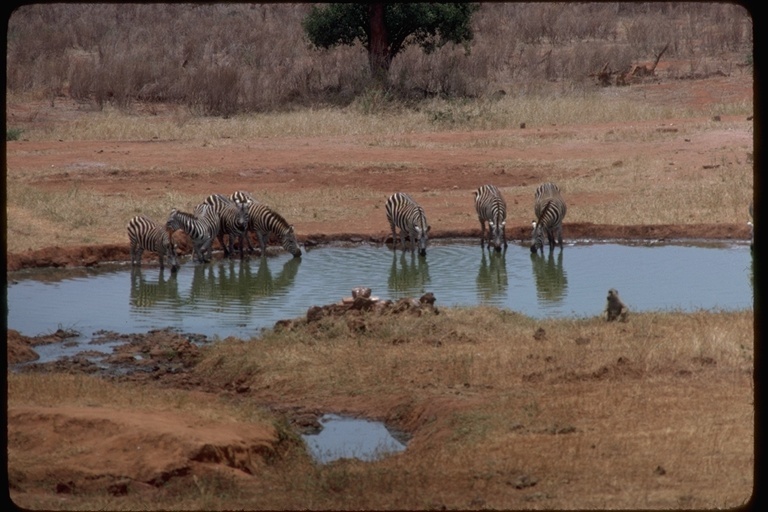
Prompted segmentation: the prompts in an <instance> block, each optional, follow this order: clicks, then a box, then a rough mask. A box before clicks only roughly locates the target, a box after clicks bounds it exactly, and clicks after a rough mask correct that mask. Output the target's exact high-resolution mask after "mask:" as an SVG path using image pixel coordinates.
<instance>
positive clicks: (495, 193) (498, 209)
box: [474, 185, 507, 251]
mask: <svg viewBox="0 0 768 512" xmlns="http://www.w3.org/2000/svg"><path fill="white" fill-rule="evenodd" d="M474 194H475V211H477V219H478V220H479V221H480V247H484V244H485V224H486V222H487V223H488V248H489V249H490V247H491V245H493V248H494V249H495V250H496V251H501V247H502V245H503V246H504V248H505V249H506V248H507V237H506V236H505V233H504V231H505V229H506V228H505V225H506V223H507V203H506V201H504V198H503V197H502V195H501V192H500V191H499V189H498V188H497V187H496V186H495V185H483V186H481V187H480V188H478V189H477V190H476V191H475V192H474Z"/></svg>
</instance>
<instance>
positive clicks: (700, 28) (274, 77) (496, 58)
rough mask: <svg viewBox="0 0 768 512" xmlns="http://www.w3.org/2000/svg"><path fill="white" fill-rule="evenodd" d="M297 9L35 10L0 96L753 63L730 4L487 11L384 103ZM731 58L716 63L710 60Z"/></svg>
mask: <svg viewBox="0 0 768 512" xmlns="http://www.w3.org/2000/svg"><path fill="white" fill-rule="evenodd" d="M308 9H309V5H308V4H298V3H292V4H229V3H227V4H148V5H141V4H35V5H28V6H23V7H21V8H20V9H18V10H16V11H15V12H14V13H13V14H12V16H11V18H10V20H9V25H8V52H7V56H8V60H7V68H6V71H7V89H8V90H9V91H29V90H33V91H43V92H44V94H45V95H46V97H48V98H49V99H50V100H51V101H52V102H53V101H55V99H56V97H59V96H61V95H68V96H70V97H72V98H76V99H79V100H83V101H87V102H92V103H93V104H94V105H96V106H97V107H99V108H103V107H104V106H107V105H115V106H117V107H119V108H128V107H130V106H131V105H132V104H133V103H134V102H136V101H144V102H146V101H149V102H163V103H174V104H180V105H185V106H186V107H187V108H189V109H190V110H191V111H193V112H195V113H196V114H203V115H218V116H231V115H234V114H237V113H242V112H253V111H267V110H285V109H291V108H292V107H294V106H304V107H306V106H309V105H323V104H331V105H349V104H351V103H353V102H358V103H359V104H360V106H361V108H363V109H364V110H368V111H371V110H376V109H378V108H380V107H381V106H382V105H386V104H387V103H389V102H390V101H389V100H392V99H395V100H397V101H398V102H399V101H404V102H406V103H412V102H415V103H418V102H420V101H422V100H423V99H425V98H431V97H449V98H463V97H472V98H479V97H488V98H490V97H492V96H494V95H497V94H498V93H499V91H505V92H506V93H507V94H511V95H512V96H515V97H520V96H526V95H530V94H533V95H537V94H540V93H541V91H547V93H550V92H552V91H555V92H568V91H572V90H581V89H584V88H585V87H586V88H589V87H591V86H592V85H593V84H594V79H593V78H592V77H591V76H590V75H591V74H593V73H595V72H597V71H599V70H600V69H602V68H603V66H604V65H606V64H607V65H608V66H609V67H610V68H611V69H613V70H623V69H627V68H628V67H629V66H630V65H631V64H633V63H637V62H646V61H652V60H653V58H654V57H655V55H656V54H657V53H658V52H659V51H660V49H661V48H663V47H664V45H668V50H667V52H666V53H665V59H667V60H669V61H673V62H675V63H676V64H675V66H673V68H672V69H671V70H670V71H669V73H670V74H671V76H674V77H680V76H686V75H694V74H706V73H710V72H713V71H717V70H718V69H719V68H721V67H723V66H725V68H726V69H720V71H724V72H726V73H729V72H731V71H733V70H734V69H735V68H736V67H737V66H739V65H742V64H745V63H747V64H748V63H749V62H751V51H752V49H751V44H752V34H751V19H750V15H749V13H748V12H747V11H746V10H745V9H743V8H742V7H740V6H738V5H735V4H728V3H714V2H713V3H665V4H653V3H651V4H647V5H646V4H643V7H640V8H637V7H635V6H634V5H633V4H632V3H611V4H605V3H585V4H581V3H565V4H562V3H558V4H554V3H544V4H539V3H517V2H514V3H512V2H510V3H488V4H481V8H480V10H479V11H478V12H477V13H476V14H475V16H474V17H473V21H472V27H473V31H474V33H475V37H474V40H473V42H472V45H471V54H470V55H469V56H467V55H465V54H464V50H463V48H457V47H454V46H450V45H449V46H446V47H443V48H441V49H439V50H437V51H436V52H434V53H433V54H430V55H425V54H424V53H422V52H421V51H420V50H419V49H417V48H415V47H410V48H408V49H407V50H406V51H404V52H403V53H402V54H401V55H399V56H397V57H396V58H395V60H394V61H393V64H392V68H391V72H390V82H391V85H390V88H389V90H388V91H387V92H386V95H387V96H388V98H387V97H381V96H379V95H378V94H379V93H377V92H374V93H373V94H372V93H371V91H370V80H369V76H368V66H367V57H366V55H365V51H364V49H363V48H362V47H361V46H360V45H359V44H357V45H355V46H352V47H339V48H335V49H332V50H323V51H318V50H314V49H312V48H311V47H310V45H309V44H308V40H307V38H306V36H305V35H304V34H303V33H302V30H301V20H302V19H303V18H304V16H305V15H306V14H307V12H308ZM726 54H728V55H730V57H728V58H726V59H725V60H722V59H720V60H719V61H718V62H717V63H715V62H714V61H713V60H712V56H715V55H717V56H719V57H722V56H723V55H726Z"/></svg>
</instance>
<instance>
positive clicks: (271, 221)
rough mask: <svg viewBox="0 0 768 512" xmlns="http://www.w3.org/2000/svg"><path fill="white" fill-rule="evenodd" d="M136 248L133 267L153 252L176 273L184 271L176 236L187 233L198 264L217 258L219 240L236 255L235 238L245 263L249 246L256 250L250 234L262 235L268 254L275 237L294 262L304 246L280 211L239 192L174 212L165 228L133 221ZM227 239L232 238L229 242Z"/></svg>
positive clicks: (228, 252)
mask: <svg viewBox="0 0 768 512" xmlns="http://www.w3.org/2000/svg"><path fill="white" fill-rule="evenodd" d="M127 230H128V239H129V241H130V244H131V248H130V253H131V264H132V265H141V256H142V253H143V252H144V251H145V250H147V251H150V252H154V253H157V254H158V256H159V257H160V269H161V270H162V269H163V268H164V266H165V261H164V260H165V258H166V257H167V258H168V263H169V265H170V266H171V270H172V271H176V270H177V269H178V268H179V263H178V259H177V253H176V249H177V248H176V246H175V244H174V243H173V236H172V234H173V232H175V231H177V230H182V231H183V232H184V233H186V234H187V235H188V236H189V238H190V239H191V240H192V244H193V254H194V261H198V262H202V263H205V262H208V261H210V260H211V258H212V253H213V247H212V246H213V240H214V239H218V241H219V243H220V244H221V247H222V248H223V249H224V255H225V256H230V257H231V256H232V255H233V254H234V250H235V246H234V241H235V239H237V240H238V246H237V247H238V249H239V251H240V257H241V258H242V257H243V255H244V251H245V246H246V245H247V246H248V250H249V251H250V252H253V251H254V248H253V245H252V244H251V240H250V238H249V237H248V233H249V232H252V233H254V234H256V237H257V238H258V240H259V246H260V248H261V253H262V254H266V248H267V241H268V240H269V236H270V234H271V235H274V236H276V237H277V239H278V240H279V241H280V243H281V245H282V246H283V247H284V248H285V250H286V251H288V252H289V253H291V254H293V256H294V257H299V256H301V249H300V248H299V242H298V240H296V234H295V232H294V229H293V226H292V225H290V224H288V222H287V221H286V220H285V219H284V218H283V217H282V215H280V214H279V213H277V212H276V211H274V210H272V209H271V208H269V207H268V206H267V205H265V204H263V203H260V202H259V201H257V200H256V199H255V198H254V197H253V196H252V195H251V194H249V193H248V192H243V191H237V192H234V193H233V194H232V195H231V196H229V197H227V196H225V195H222V194H212V195H210V196H208V197H207V198H206V199H205V200H204V201H203V202H202V203H200V204H198V205H197V206H196V207H195V209H194V211H193V212H192V213H188V212H183V211H179V210H177V209H176V208H174V209H172V210H171V212H170V214H169V215H168V220H167V221H166V223H165V225H164V226H163V225H161V224H159V223H158V222H156V221H154V220H152V219H150V218H149V217H147V216H145V215H137V216H135V217H133V218H132V219H131V220H130V221H129V222H128V226H127ZM224 236H227V237H228V240H227V243H226V244H225V243H224Z"/></svg>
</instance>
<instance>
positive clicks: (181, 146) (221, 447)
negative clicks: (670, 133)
mask: <svg viewBox="0 0 768 512" xmlns="http://www.w3.org/2000/svg"><path fill="white" fill-rule="evenodd" d="M633 94H643V95H647V98H648V101H649V102H670V101H683V102H689V103H691V104H692V105H694V104H695V105H696V106H697V107H699V108H701V110H702V112H705V111H706V105H707V104H708V103H712V102H715V101H720V100H721V99H722V98H723V97H724V96H728V97H731V98H733V97H743V98H745V99H748V98H750V97H751V95H752V84H751V80H749V79H745V78H743V77H737V78H734V77H712V78H708V79H703V80H695V81H684V82H683V81H676V82H670V83H662V84H652V85H649V86H646V87H644V88H643V87H641V86H638V87H636V88H635V91H634V92H633ZM57 102H58V104H57V107H56V108H55V109H49V110H46V111H45V112H46V114H45V115H42V114H41V115H39V116H37V118H36V121H35V122H37V123H42V124H45V123H56V122H62V121H67V120H71V119H74V118H76V117H77V116H78V106H77V105H76V104H74V103H71V104H70V103H67V102H66V101H65V100H57ZM35 108H39V105H9V107H8V116H9V120H10V119H14V118H18V119H21V118H23V117H24V116H25V115H27V114H28V112H29V111H32V110H33V109H35ZM702 117H706V114H702ZM723 120H724V121H727V120H728V119H726V118H724V119H723ZM693 121H694V120H680V121H679V122H676V124H678V125H683V124H685V123H686V122H693ZM9 122H10V121H9ZM665 123H668V121H665ZM662 124H663V123H661V122H655V121H647V122H642V123H639V122H635V123H633V125H635V126H637V127H638V129H647V130H651V131H652V130H657V129H658V128H659V126H661V125H662ZM622 125H623V122H622V120H616V122H615V123H611V124H605V125H594V126H586V125H585V126H579V127H577V128H574V127H559V126H538V127H537V126H535V124H532V123H529V128H526V129H525V130H526V135H527V136H529V137H530V138H531V140H532V142H533V141H535V142H536V144H531V147H530V148H528V149H526V150H525V153H526V154H525V155H524V154H522V153H521V154H520V155H516V154H514V151H510V150H508V149H507V150H505V151H506V156H505V158H509V159H515V158H518V157H519V158H523V157H526V158H530V157H531V153H532V152H533V153H535V152H542V153H546V155H547V157H548V158H552V159H555V160H557V159H559V158H562V159H563V160H565V159H567V158H569V156H571V155H574V154H579V155H580V156H582V157H583V156H584V155H587V154H590V152H594V151H599V148H593V147H589V145H584V146H580V147H574V146H573V145H572V144H562V143H559V142H558V141H559V140H561V139H562V137H560V136H559V135H560V134H562V133H563V132H564V131H569V130H574V129H578V130H583V131H587V132H588V131H594V132H595V133H604V132H605V131H607V130H611V129H615V128H617V127H621V126H622ZM718 133H719V132H718ZM494 134H495V135H499V134H498V133H497V132H494ZM477 135H478V134H473V133H462V132H445V133H435V134H422V135H413V136H410V137H411V139H413V140H417V141H419V142H431V143H434V145H435V147H436V148H438V149H436V150H434V151H425V150H411V151H408V154H407V160H408V161H409V162H411V163H413V164H415V167H416V168H415V169H411V168H409V170H408V172H407V173H402V172H397V171H395V170H393V171H392V172H382V171H381V168H376V169H375V171H376V172H365V169H363V170H362V171H361V170H360V169H359V168H355V169H354V170H352V169H351V167H349V166H348V164H356V165H357V164H359V162H361V161H370V162H379V163H386V162H391V163H393V164H394V163H397V162H401V161H403V160H404V156H403V151H404V150H403V148H396V147H394V148H390V147H376V146H370V145H368V144H366V143H365V138H364V137H355V138H345V137H323V136H318V137H311V138H285V139H275V140H273V139H270V140H253V141H249V143H248V144H247V145H246V146H245V147H238V148H237V150H236V151H235V150H233V147H232V146H229V145H221V146H217V145H206V144H194V143H189V142H177V141H140V142H136V141H108V142H103V141H66V142H64V141H53V142H50V141H42V142H38V141H18V142H10V143H8V162H9V167H10V168H13V167H17V168H24V167H30V168H49V167H50V168H59V169H64V171H65V172H63V173H53V174H51V175H49V176H47V177H44V178H41V179H39V180H37V182H36V183H35V184H36V186H39V187H41V188H45V189H51V190H54V189H62V190H66V189H67V188H68V187H70V186H71V184H72V182H73V180H77V181H78V182H79V184H80V186H82V187H87V188H90V189H94V190H98V191H100V192H103V193H106V194H116V193H120V192H124V191H125V190H126V189H130V190H138V191H141V193H142V194H144V195H146V196H148V197H153V196H157V197H160V196H161V195H163V194H165V193H166V192H167V191H169V190H172V189H173V190H177V191H181V192H184V193H190V194H199V195H200V196H204V195H206V194H208V193H210V191H211V189H212V187H213V188H215V189H216V190H219V191H234V190H239V189H242V188H244V184H254V183H257V184H258V189H259V190H265V191H269V190H285V189H286V187H290V189H292V190H308V191H313V190H317V191H320V190H323V189H328V188H335V187H341V188H344V187H355V186H365V187H369V188H372V189H374V190H380V191H381V192H382V196H385V195H386V194H389V193H392V192H393V191H396V190H398V189H405V190H412V191H428V190H432V189H459V190H466V192H467V194H468V195H469V194H471V192H472V191H473V190H474V189H475V188H476V187H477V186H478V185H479V184H482V183H486V182H492V183H495V184H496V185H498V186H501V187H509V186H514V185H521V184H533V183H536V182H538V181H540V180H542V179H543V178H545V176H542V175H540V174H538V173H537V172H535V171H531V172H522V173H519V174H512V173H503V174H502V173H499V172H498V171H494V170H493V169H491V168H489V167H488V166H486V165H485V163H486V162H487V161H490V160H494V159H496V158H497V156H496V155H495V154H494V152H495V150H494V149H493V148H485V149H468V150H467V151H462V152H460V153H459V152H453V151H451V152H447V151H443V150H440V149H439V143H440V142H444V141H455V140H460V139H462V138H466V139H468V140H470V139H475V138H476V137H477ZM731 136H732V135H729V133H728V132H726V131H723V132H722V133H720V135H719V136H711V137H704V138H702V139H703V140H701V141H698V143H697V146H696V151H691V149H690V143H689V142H687V141H685V140H684V139H683V138H682V137H677V138H670V139H669V140H668V141H666V142H664V143H663V144H659V145H658V146H657V147H656V148H655V151H658V152H659V153H660V154H668V155H669V156H670V158H674V160H675V161H676V162H677V163H678V166H677V167H678V168H679V169H683V170H685V169H701V167H702V166H703V165H706V164H707V163H710V162H711V161H712V155H713V154H716V153H717V152H718V151H720V150H721V149H722V148H723V147H724V146H727V145H728V144H729V142H730V140H729V137H731ZM646 150H647V146H638V145H633V144H630V143H627V144H625V145H620V146H618V147H617V152H616V154H615V155H613V158H615V159H616V160H630V159H633V158H636V157H638V155H639V153H641V152H642V151H646ZM553 152H554V153H553ZM557 152H560V155H559V156H558V155H557ZM94 160H98V162H100V163H103V164H105V165H106V167H107V168H110V169H125V170H121V171H112V172H108V173H103V172H94V170H93V169H92V168H90V167H89V166H88V165H87V163H88V162H90V161H94ZM75 162H79V163H81V165H74V164H73V163H75ZM168 168H184V169H190V170H193V169H211V168H215V169H217V172H216V173H215V175H214V174H211V176H210V179H209V180H208V181H206V182H200V181H198V180H178V179H177V180H174V181H173V182H171V181H170V180H169V178H168V176H167V173H166V172H165V171H163V170H156V169H168ZM659 172H662V171H659ZM681 172H685V171H681ZM245 188H246V189H248V188H251V187H248V186H247V185H246V186H245ZM629 193H631V191H629V190H628V191H627V194H629ZM620 199H621V198H617V200H620ZM595 200H597V199H596V198H594V197H589V196H583V197H579V198H578V201H579V202H580V203H581V204H589V202H590V201H595ZM426 206H427V209H428V211H430V213H431V215H433V216H435V217H436V218H440V217H442V218H443V219H446V221H445V222H444V223H442V224H441V225H440V226H435V227H433V229H434V230H435V232H434V233H433V235H432V236H434V237H455V236H477V235H478V234H479V226H477V225H476V224H477V223H476V221H475V219H471V221H465V220H452V219H454V217H451V216H450V215H449V212H450V209H451V206H452V205H445V204H438V203H435V204H428V205H426ZM120 229H121V230H122V227H121V228H120ZM529 230H530V227H529V225H528V221H526V222H525V223H523V222H520V223H519V224H517V225H515V224H514V223H513V225H512V226H511V229H510V230H509V234H510V236H511V237H512V238H518V239H524V238H527V237H528V236H529V233H530V231H529ZM566 232H567V237H568V238H600V239H606V238H608V239H625V238H632V239H637V238H652V239H676V238H696V239H706V238H709V239H746V238H747V237H748V236H749V235H748V228H747V227H746V225H745V224H744V223H742V224H716V225H688V224H686V225H661V226H660V225H654V226H637V225H630V226H623V225H612V224H608V223H606V224H586V223H582V224H578V223H566ZM383 235H386V232H385V231H384V230H383V226H382V222H381V219H367V218H363V217H361V218H357V219H354V222H352V223H350V224H347V223H344V225H340V224H339V223H322V222H316V223H313V224H312V225H309V226H303V227H302V229H301V230H300V238H301V239H303V240H304V241H315V242H317V243H324V242H328V241H332V240H354V239H357V238H358V237H366V238H371V239H380V238H381V237H382V236H383ZM127 259H128V244H127V242H126V243H118V244H104V245H96V246H74V247H49V248H45V249H41V250H35V251H29V252H26V253H19V254H7V270H8V271H12V270H18V269H21V268H25V267H36V266H72V265H76V266H78V265H86V266H87V265H95V264H98V263H99V262H101V261H105V260H106V261H116V260H127ZM335 299H336V298H335V297H331V298H329V302H332V301H333V300H335ZM65 335H66V333H64V334H62V336H61V337H59V338H58V339H56V337H55V336H54V337H53V338H52V339H51V338H50V337H49V339H47V340H44V339H40V338H36V339H32V338H27V337H24V336H21V335H19V334H18V333H15V332H12V331H9V332H8V338H7V340H8V343H7V354H8V363H9V364H12V363H14V362H18V361H22V360H26V361H29V360H33V359H34V357H35V354H34V352H33V350H34V345H35V344H37V343H41V342H46V341H48V342H58V343H61V342H63V341H64V338H65ZM169 346H172V347H173V352H174V353H175V354H176V359H175V360H172V361H169V360H168V359H167V358H164V356H163V355H162V354H167V353H168V351H167V350H165V349H167V348H168V347H169ZM126 347H130V348H129V349H127V350H128V351H129V352H130V354H131V355H129V356H128V357H125V358H124V359H120V358H121V355H120V354H116V355H115V356H114V357H115V358H116V359H115V361H117V363H118V364H123V365H124V367H131V368H132V371H131V372H128V373H127V375H126V376H125V377H123V378H124V379H129V380H134V381H141V380H146V381H147V382H150V381H151V382H153V383H155V384H157V383H159V384H160V385H165V386H173V387H179V388H181V389H188V390H190V392H203V393H209V392H210V393H232V394H235V395H237V394H242V393H248V390H238V389H237V386H236V383H230V384H229V387H226V388H222V387H221V386H218V387H217V385H214V384H212V383H206V382H202V381H200V380H199V377H192V375H193V374H192V373H190V372H189V371H188V370H189V368H191V367H192V366H193V365H194V361H195V353H196V351H197V348H196V346H195V345H194V344H192V343H189V341H188V340H185V339H179V337H178V335H175V334H173V333H169V332H164V331H161V332H155V333H147V334H146V335H144V336H139V337H138V338H132V339H130V340H126ZM137 351H138V352H141V353H143V354H145V355H146V354H151V357H148V358H147V359H145V360H144V362H142V363H141V366H142V367H141V368H138V366H139V363H136V360H135V359H134V358H133V356H132V354H133V353H137ZM113 362H114V361H113ZM34 371H41V372H44V371H64V372H74V373H78V372H82V373H95V372H98V371H99V370H98V369H96V368H94V367H93V366H92V365H91V364H89V363H88V362H87V361H85V359H84V358H83V359H79V360H78V359H74V360H68V361H65V362H59V363H54V364H49V365H39V367H37V368H36V369H35V370H34ZM747 380H748V376H743V378H742V377H741V376H740V377H734V379H733V381H731V382H727V383H724V384H728V385H729V386H741V385H744V384H745V383H746V381H747ZM713 382H717V381H713ZM721 383H722V382H721ZM717 385H719V384H717ZM252 398H253V400H256V401H262V402H269V401H270V400H272V399H275V398H276V397H258V396H254V397H252ZM280 398H281V399H282V402H283V405H284V406H285V407H289V406H290V405H297V404H298V405H299V407H297V408H296V409H295V410H293V415H294V417H295V418H299V419H300V418H301V417H302V415H304V414H306V412H307V411H313V410H317V408H318V407H319V406H320V405H322V407H324V408H329V409H332V408H334V406H335V407H337V408H338V409H344V408H349V407H350V405H351V404H350V400H349V398H339V399H338V402H337V403H335V404H334V402H333V399H332V398H326V400H325V403H323V404H313V403H306V402H304V401H303V400H302V397H290V396H286V397H280ZM720 398H721V399H723V400H731V399H732V397H731V396H729V394H728V393H723V394H721V395H720ZM713 399H714V398H713ZM359 402H360V399H357V402H356V403H355V404H354V408H355V409H356V410H359V411H365V412H366V413H369V414H371V415H376V414H377V413H379V414H378V415H379V416H386V415H387V414H388V413H389V412H390V410H389V409H391V407H392V405H393V404H391V403H388V402H386V401H383V402H378V401H377V403H374V402H371V403H359ZM437 407H438V405H435V407H434V408H437ZM461 407H466V402H465V399H464V398H463V397H462V396H457V397H456V398H455V399H454V400H453V402H451V400H450V399H448V398H446V399H445V400H444V401H443V402H442V403H440V404H439V408H440V409H441V410H442V411H445V410H450V409H454V408H461ZM422 412H423V414H424V415H425V416H428V415H430V414H439V413H440V412H439V411H436V410H433V411H422ZM412 421H417V418H413V419H412ZM31 433H34V434H31ZM8 439H9V445H10V446H12V447H13V449H15V450H23V451H25V457H24V460H25V461H26V465H24V466H22V467H19V466H14V467H10V468H9V476H10V489H11V491H12V493H13V494H15V496H16V498H19V497H23V496H27V497H28V496H30V495H38V496H41V495H51V494H56V495H58V496H66V495H69V494H71V493H74V492H81V491H88V490H95V489H101V490H106V491H108V492H109V493H111V494H113V495H121V494H124V493H126V492H128V489H129V487H130V490H131V492H144V491H146V492H151V491H152V489H153V488H154V487H155V486H157V485H159V484H160V483H162V482H165V481H168V480H170V479H172V478H193V477H194V476H195V475H199V474H202V473H204V472H205V471H209V470H210V468H211V467H213V466H220V467H222V468H227V471H229V470H231V471H232V473H233V474H240V473H243V472H244V473H243V474H245V473H248V474H258V473H259V472H260V470H259V468H260V467H262V466H263V465H264V464H266V463H267V461H268V459H269V457H270V454H274V453H276V452H277V451H279V449H280V448H279V446H278V437H277V435H276V433H275V432H274V430H272V429H270V428H266V427H265V426H260V425H251V424H248V425H246V424H242V423H232V422H230V421H215V420H210V421H206V422H203V423H201V422H200V421H199V420H193V419H192V418H190V417H186V416H184V415H182V414H178V413H167V414H162V413H156V414H152V415H146V414H140V413H137V412H135V411H122V410H118V409H108V408H103V407H87V408H83V407H74V406H69V405H67V404H62V405H61V406H59V407H33V406H11V407H9V410H8ZM78 439H79V440H83V441H85V440H91V445H90V447H89V448H88V449H87V450H82V451H81V452H78V451H75V450H73V452H72V454H71V456H70V457H69V458H68V459H66V460H59V461H57V462H56V464H53V465H51V464H50V462H49V461H48V460H47V459H46V457H45V454H46V452H48V451H49V450H51V447H52V446H55V445H56V444H58V443H63V442H67V443H69V442H74V441H77V440H78ZM40 440H44V442H41V441H40ZM73 440H74V441H73ZM150 448H151V449H150ZM105 458H109V461H110V463H109V469H108V470H98V469H96V468H99V467H103V464H101V463H100V461H102V460H104V459H105ZM649 464H652V461H649ZM652 469H653V468H649V472H650V471H651V470H652ZM659 471H663V469H661V470H659ZM111 475H123V477H122V479H119V480H117V481H116V480H115V479H114V478H112V476H111ZM539 476H540V477H542V476H545V475H539ZM545 503H546V502H545ZM682 505H683V506H685V505H686V504H685V503H682ZM530 506H536V505H530Z"/></svg>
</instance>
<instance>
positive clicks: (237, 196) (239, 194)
mask: <svg viewBox="0 0 768 512" xmlns="http://www.w3.org/2000/svg"><path fill="white" fill-rule="evenodd" d="M229 199H230V200H231V201H234V202H235V203H256V202H257V201H256V199H255V198H254V197H253V196H252V195H251V193H250V192H246V191H244V190H236V191H235V192H232V195H231V196H229Z"/></svg>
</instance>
